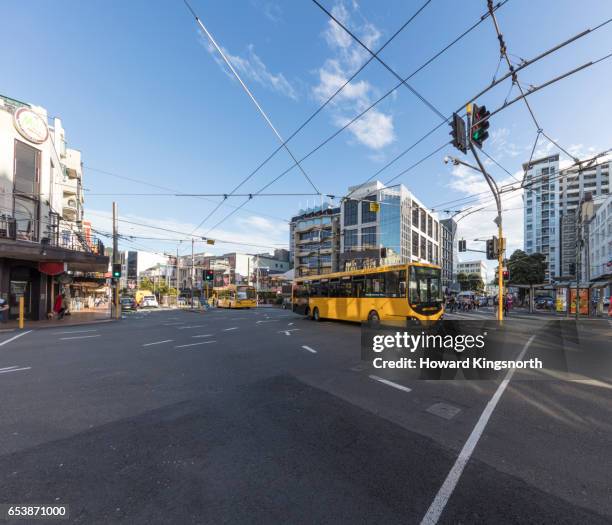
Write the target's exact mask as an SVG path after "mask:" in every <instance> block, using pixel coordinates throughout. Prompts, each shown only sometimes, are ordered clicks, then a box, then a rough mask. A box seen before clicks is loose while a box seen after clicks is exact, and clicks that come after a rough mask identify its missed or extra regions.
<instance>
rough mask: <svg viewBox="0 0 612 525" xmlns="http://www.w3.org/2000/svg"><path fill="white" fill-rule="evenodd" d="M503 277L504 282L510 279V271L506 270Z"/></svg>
mask: <svg viewBox="0 0 612 525" xmlns="http://www.w3.org/2000/svg"><path fill="white" fill-rule="evenodd" d="M502 277H503V278H504V281H507V280H508V279H510V270H508V269H507V268H504V270H503V271H502Z"/></svg>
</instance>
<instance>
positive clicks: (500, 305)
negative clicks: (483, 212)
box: [467, 104, 506, 322]
mask: <svg viewBox="0 0 612 525" xmlns="http://www.w3.org/2000/svg"><path fill="white" fill-rule="evenodd" d="M467 118H468V129H470V130H471V129H472V104H468V106H467ZM485 129H486V128H485ZM471 135H472V133H470V139H469V140H468V143H469V148H470V151H471V152H472V155H474V158H475V159H476V162H477V163H478V167H479V169H480V171H481V172H482V174H483V175H484V178H485V180H486V181H487V184H488V185H489V188H491V193H493V197H494V198H495V204H496V205H497V217H496V218H495V220H494V221H493V222H495V224H496V225H497V235H498V238H499V244H498V251H497V265H498V272H497V287H498V294H497V320H498V321H500V322H501V321H503V320H504V276H503V265H504V251H505V248H506V241H505V239H504V234H503V229H502V209H501V198H500V196H499V188H498V187H497V184H496V182H495V180H494V179H493V178H492V177H491V176H490V175H489V174H488V173H487V171H486V170H485V167H484V166H483V164H482V162H481V161H480V157H479V156H478V154H477V153H476V148H474V144H473V141H472V136H471ZM486 136H488V133H487V134H486ZM486 136H485V137H484V139H483V140H485V139H486Z"/></svg>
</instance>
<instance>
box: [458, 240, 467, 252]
mask: <svg viewBox="0 0 612 525" xmlns="http://www.w3.org/2000/svg"><path fill="white" fill-rule="evenodd" d="M459 251H460V252H466V251H467V248H466V245H465V241H464V240H460V241H459Z"/></svg>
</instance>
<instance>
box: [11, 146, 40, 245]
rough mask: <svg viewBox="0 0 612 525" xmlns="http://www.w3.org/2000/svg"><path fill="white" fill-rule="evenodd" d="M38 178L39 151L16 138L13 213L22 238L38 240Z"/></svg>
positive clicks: (18, 233)
mask: <svg viewBox="0 0 612 525" xmlns="http://www.w3.org/2000/svg"><path fill="white" fill-rule="evenodd" d="M39 180H40V151H39V150H37V149H36V148H33V147H32V146H28V145H27V144H25V143H23V142H20V141H18V140H16V141H15V172H14V187H13V190H14V192H13V215H14V217H15V219H16V220H17V235H18V236H19V237H20V238H22V239H27V240H32V241H36V240H38V222H39V215H40V203H39Z"/></svg>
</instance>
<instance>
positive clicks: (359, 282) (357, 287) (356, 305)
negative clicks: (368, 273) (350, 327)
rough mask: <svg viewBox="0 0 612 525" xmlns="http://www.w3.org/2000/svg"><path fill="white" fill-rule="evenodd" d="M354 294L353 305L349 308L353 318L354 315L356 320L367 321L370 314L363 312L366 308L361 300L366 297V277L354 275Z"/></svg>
mask: <svg viewBox="0 0 612 525" xmlns="http://www.w3.org/2000/svg"><path fill="white" fill-rule="evenodd" d="M352 290H353V292H352V294H351V296H352V297H351V299H350V301H351V303H350V304H349V305H348V306H347V308H348V311H349V313H350V314H351V317H352V316H353V315H354V316H355V317H356V319H359V320H360V319H365V318H366V317H367V316H368V312H365V313H364V312H363V310H365V307H364V306H363V301H362V300H361V298H362V297H363V296H364V295H365V276H364V275H354V276H353V282H352Z"/></svg>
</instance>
